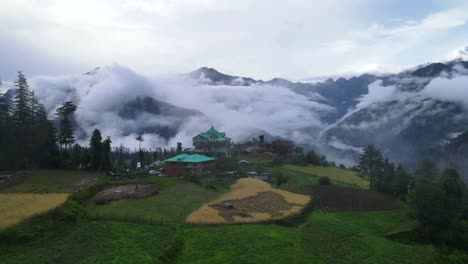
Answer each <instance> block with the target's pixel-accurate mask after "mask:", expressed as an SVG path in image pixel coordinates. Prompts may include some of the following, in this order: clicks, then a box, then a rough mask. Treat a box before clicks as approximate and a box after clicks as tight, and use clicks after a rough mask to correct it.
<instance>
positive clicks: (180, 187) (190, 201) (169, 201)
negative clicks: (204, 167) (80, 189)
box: [87, 182, 219, 223]
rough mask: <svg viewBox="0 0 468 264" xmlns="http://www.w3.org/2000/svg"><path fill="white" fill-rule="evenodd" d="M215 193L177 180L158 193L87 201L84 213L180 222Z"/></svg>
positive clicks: (108, 216)
mask: <svg viewBox="0 0 468 264" xmlns="http://www.w3.org/2000/svg"><path fill="white" fill-rule="evenodd" d="M218 195H219V193H217V192H215V191H212V190H208V189H206V188H203V187H200V186H198V185H196V184H194V183H191V182H181V183H179V184H177V185H174V186H172V187H169V188H166V189H163V190H162V191H161V192H160V193H159V194H158V195H155V196H151V197H148V198H143V199H127V200H120V201H114V202H111V203H109V204H106V205H94V204H93V203H91V202H90V203H89V204H88V210H87V212H88V215H91V216H94V215H96V212H97V211H99V216H100V217H104V218H116V219H121V220H123V219H124V218H125V215H127V217H128V219H129V220H134V219H136V218H137V217H139V218H140V220H144V221H149V219H150V218H153V221H155V222H159V221H160V219H161V218H163V221H164V222H171V223H173V222H177V223H181V222H183V221H184V220H185V218H186V217H187V216H188V215H189V214H190V213H191V212H192V211H194V210H195V209H197V208H198V207H200V206H201V205H202V204H204V203H206V202H208V201H211V200H212V199H214V198H216V197H217V196H218Z"/></svg>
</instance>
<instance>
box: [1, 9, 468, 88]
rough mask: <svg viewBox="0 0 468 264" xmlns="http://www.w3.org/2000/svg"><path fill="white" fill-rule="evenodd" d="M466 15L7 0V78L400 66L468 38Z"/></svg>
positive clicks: (309, 73) (312, 72) (285, 73)
mask: <svg viewBox="0 0 468 264" xmlns="http://www.w3.org/2000/svg"><path fill="white" fill-rule="evenodd" d="M467 23H468V1H465V0H413V1H406V0H386V1H384V0H347V1H342V0H341V1H340V0H326V1H325V0H323V1H314V0H290V1H275V0H256V1H249V0H237V1H232V0H231V1H230V0H219V1H215V0H177V1H169V0H100V1H92V0H80V1H71V0H70V1H69V0H35V1H34V0H29V1H27V0H15V1H10V0H0V78H1V79H4V80H10V79H12V78H14V76H15V74H16V71H17V70H23V71H24V73H25V74H26V75H27V76H36V75H63V74H75V73H84V72H87V71H90V70H92V69H93V68H95V67H98V66H105V65H112V64H114V63H118V64H119V65H124V66H126V67H129V68H131V69H132V70H134V71H136V72H138V73H140V74H143V75H145V76H156V75H167V74H179V73H186V72H190V71H192V70H195V69H197V68H199V67H202V66H208V67H213V68H216V69H218V70H219V71H221V72H224V73H228V74H232V75H240V76H248V77H253V78H256V79H264V80H265V79H271V78H274V77H282V78H288V79H292V80H303V79H307V78H312V77H315V76H329V75H340V74H354V73H362V72H396V71H399V70H402V69H404V68H407V67H411V66H414V65H417V64H422V63H427V62H431V61H436V60H442V59H445V58H447V57H448V56H449V55H450V54H451V53H452V52H453V51H454V50H457V49H459V48H463V47H465V46H467V45H468V39H467V36H468V25H467Z"/></svg>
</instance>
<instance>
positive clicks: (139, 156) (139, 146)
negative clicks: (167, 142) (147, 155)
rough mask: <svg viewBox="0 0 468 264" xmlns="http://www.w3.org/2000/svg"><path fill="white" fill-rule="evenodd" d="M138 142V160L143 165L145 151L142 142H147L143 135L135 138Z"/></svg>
mask: <svg viewBox="0 0 468 264" xmlns="http://www.w3.org/2000/svg"><path fill="white" fill-rule="evenodd" d="M135 140H136V141H138V149H139V150H138V158H139V159H140V162H142V163H143V159H144V155H143V151H142V150H141V142H143V141H145V139H144V138H143V136H142V135H139V136H138V137H136V138H135Z"/></svg>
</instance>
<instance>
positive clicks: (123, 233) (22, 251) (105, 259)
mask: <svg viewBox="0 0 468 264" xmlns="http://www.w3.org/2000/svg"><path fill="white" fill-rule="evenodd" d="M175 233H176V229H175V228H172V227H167V226H156V225H142V224H131V223H124V222H113V221H97V222H89V223H84V224H80V225H78V226H76V227H74V228H73V230H71V231H69V232H66V233H65V232H64V233H60V234H57V235H56V236H55V237H54V238H53V239H47V243H44V242H45V241H42V240H39V241H35V242H33V243H28V244H25V245H16V246H15V245H2V247H1V249H0V259H1V260H0V263H31V264H33V263H38V264H39V263H41V264H42V263H71V264H73V263H142V264H145V263H148V264H149V263H154V262H155V260H156V258H157V257H158V256H159V255H160V254H161V252H162V251H163V250H164V248H165V247H167V246H168V245H169V243H170V242H171V241H172V239H173V238H174V235H175Z"/></svg>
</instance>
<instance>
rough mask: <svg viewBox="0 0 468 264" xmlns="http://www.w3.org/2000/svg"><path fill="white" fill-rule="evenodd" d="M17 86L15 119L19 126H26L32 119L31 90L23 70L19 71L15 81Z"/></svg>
mask: <svg viewBox="0 0 468 264" xmlns="http://www.w3.org/2000/svg"><path fill="white" fill-rule="evenodd" d="M15 86H16V88H17V90H16V94H15V98H14V100H13V119H14V120H15V122H16V124H17V126H19V127H24V126H25V125H26V124H27V123H28V122H29V121H30V120H31V113H32V109H31V91H30V90H29V85H28V81H27V80H26V77H25V76H24V75H23V73H22V72H21V71H18V77H17V79H16V81H15Z"/></svg>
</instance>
